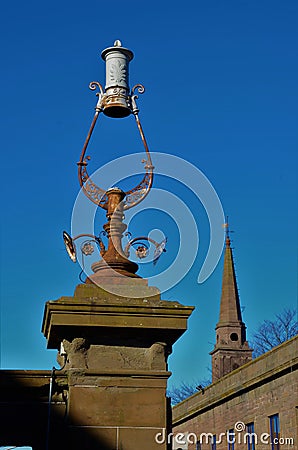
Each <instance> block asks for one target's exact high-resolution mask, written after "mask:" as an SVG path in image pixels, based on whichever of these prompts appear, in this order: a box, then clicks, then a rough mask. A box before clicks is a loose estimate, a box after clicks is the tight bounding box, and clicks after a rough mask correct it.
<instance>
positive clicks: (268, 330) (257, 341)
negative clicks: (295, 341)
mask: <svg viewBox="0 0 298 450" xmlns="http://www.w3.org/2000/svg"><path fill="white" fill-rule="evenodd" d="M296 334H298V322H297V315H296V311H295V310H294V309H287V308H285V309H284V310H283V311H282V312H281V313H280V314H276V315H275V320H264V322H263V323H262V324H261V325H260V326H259V328H258V329H257V331H256V332H255V333H254V335H253V339H252V342H251V346H252V348H253V349H254V353H253V354H254V357H257V356H260V355H262V354H263V353H266V352H268V351H269V350H271V349H272V348H273V347H276V346H277V345H279V344H282V343H283V342H285V341H287V340H288V339H291V338H292V337H294V336H296Z"/></svg>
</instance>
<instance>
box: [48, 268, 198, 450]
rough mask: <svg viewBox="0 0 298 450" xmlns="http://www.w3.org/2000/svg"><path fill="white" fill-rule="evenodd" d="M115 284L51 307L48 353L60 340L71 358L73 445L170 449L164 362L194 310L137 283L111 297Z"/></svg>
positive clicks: (125, 284) (86, 289)
mask: <svg viewBox="0 0 298 450" xmlns="http://www.w3.org/2000/svg"><path fill="white" fill-rule="evenodd" d="M115 280H116V278H115V279H114V280H113V285H114V286H113V289H110V288H109V286H105V289H103V288H101V287H98V286H96V285H95V284H85V285H79V286H77V288H76V290H75V294H74V296H73V297H61V298H60V299H58V300H56V301H49V302H47V303H46V307H45V312H44V320H43V329H42V331H43V333H44V335H45V337H46V339H47V345H48V348H50V349H57V350H59V349H60V348H61V343H62V344H63V347H64V350H65V353H66V354H67V356H66V359H67V362H66V365H65V368H64V372H65V373H66V374H67V378H68V399H67V416H66V418H65V433H66V435H67V444H68V448H71V449H72V450H76V449H80V450H81V449H84V450H86V449H91V448H92V449H94V448H98V449H109V450H112V449H113V450H118V449H119V450H120V449H122V450H139V449H140V448H142V450H146V449H148V450H149V449H150V450H154V449H156V450H165V449H166V448H167V442H166V439H165V442H164V443H158V442H161V441H162V436H163V435H166V434H167V433H169V432H170V431H171V430H170V427H171V417H170V408H169V404H168V400H167V397H166V387H167V379H168V378H169V376H170V374H171V373H170V372H169V371H168V366H167V358H168V355H169V354H170V353H171V350H172V345H173V344H174V342H175V341H176V340H177V339H178V338H179V337H180V336H181V335H182V334H183V333H184V331H185V330H186V328H187V319H188V317H189V316H190V314H191V312H192V310H193V309H194V308H193V307H190V306H183V305H181V304H180V303H178V302H172V301H163V300H161V299H160V293H159V291H158V289H156V288H154V287H148V284H147V281H146V280H144V279H140V278H127V277H121V278H119V279H117V281H116V284H117V283H118V284H119V286H118V288H119V294H117V293H114V294H112V293H110V292H111V291H112V292H115V289H114V287H115ZM120 292H121V295H120ZM59 360H60V362H61V360H62V356H61V355H60V354H58V361H59ZM61 364H62V363H61ZM158 433H159V435H158V439H157V440H158V442H156V435H157V434H158ZM160 433H161V434H160ZM53 448H55V445H54V446H53Z"/></svg>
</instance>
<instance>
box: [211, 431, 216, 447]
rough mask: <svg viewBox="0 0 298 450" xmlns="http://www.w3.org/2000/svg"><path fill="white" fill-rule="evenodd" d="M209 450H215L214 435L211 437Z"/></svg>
mask: <svg viewBox="0 0 298 450" xmlns="http://www.w3.org/2000/svg"><path fill="white" fill-rule="evenodd" d="M211 450H216V434H214V435H213V436H212V442H211Z"/></svg>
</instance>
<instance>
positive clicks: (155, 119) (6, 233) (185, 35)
mask: <svg viewBox="0 0 298 450" xmlns="http://www.w3.org/2000/svg"><path fill="white" fill-rule="evenodd" d="M1 16H2V17H1V19H2V23H1V27H0V29H1V33H2V39H1V41H2V43H3V44H4V45H3V49H2V55H1V60H2V71H1V74H0V77H1V86H2V102H1V106H2V117H1V124H2V132H1V138H2V139H1V141H2V146H1V148H2V161H3V162H4V163H3V166H2V167H3V169H2V180H3V182H2V185H3V190H2V192H3V197H2V212H3V214H2V221H1V345H2V346H1V367H2V368H17V369H21V368H26V369H47V368H51V366H52V365H53V364H54V363H55V352H53V351H47V350H46V342H45V339H44V337H43V336H42V334H41V332H40V329H41V322H42V316H43V309H44V304H45V301H47V300H50V299H56V298H59V297H60V296H62V295H72V293H73V291H74V288H75V286H76V285H77V284H78V282H79V281H78V273H79V267H78V266H75V265H73V264H72V263H71V262H70V260H69V259H68V257H67V255H66V253H65V251H64V247H63V242H62V239H61V232H62V230H64V229H67V230H69V229H70V220H71V212H72V208H73V204H74V201H75V199H76V196H77V194H78V191H79V186H78V182H77V166H76V162H77V161H78V158H79V155H80V151H81V147H82V144H83V141H84V139H85V136H86V133H87V130H88V127H89V125H90V122H91V119H92V114H93V108H94V106H95V102H96V99H95V96H94V93H92V92H91V91H89V90H88V84H89V82H90V81H92V80H98V81H101V82H104V65H103V62H102V61H101V58H100V52H101V50H102V49H104V48H106V47H108V46H110V45H112V44H113V42H114V40H115V39H121V40H122V43H123V45H124V46H126V47H128V48H130V49H132V50H133V51H134V54H135V58H134V60H133V61H132V63H131V67H130V72H131V77H130V78H131V84H135V83H136V82H141V83H143V84H144V85H145V87H146V93H145V94H144V95H143V96H142V98H140V99H139V106H140V109H141V113H140V116H141V120H142V124H143V127H144V130H145V133H146V136H147V139H148V143H149V146H150V149H151V150H152V151H156V152H165V153H169V154H172V155H175V156H178V157H181V158H183V159H185V160H187V161H189V162H191V163H192V164H194V165H195V166H197V167H198V168H199V169H200V170H201V171H202V172H203V173H204V174H205V175H206V176H207V177H208V179H209V180H210V182H211V183H212V185H213V186H214V188H215V189H216V192H217V194H218V196H219V198H220V200H221V202H222V205H223V208H224V211H225V213H226V214H228V215H229V217H230V224H231V228H232V230H234V231H235V232H234V234H233V235H232V238H233V246H234V256H235V262H236V270H237V276H238V283H239V290H240V298H241V303H242V306H243V309H244V311H243V316H244V321H245V322H246V324H247V328H248V337H250V336H251V334H252V332H253V331H254V329H255V328H256V327H257V325H258V324H259V323H260V322H262V321H263V320H264V319H265V318H272V317H273V316H274V314H275V313H278V312H279V311H281V309H283V308H284V307H296V306H297V276H296V274H297V178H296V173H297V64H298V63H297V61H298V59H297V2H295V1H285V2H282V3H281V2H279V1H274V0H273V1H256V0H252V1H249V2H248V1H225V2H220V1H209V2H202V1H196V2H195V1H185V2H183V4H181V3H173V2H167V1H166V2H155V1H154V0H153V1H151V2H150V3H149V2H148V3H146V4H145V3H143V4H141V3H139V2H134V1H131V2H127V3H124V2H119V1H117V0H116V1H114V2H113V3H111V4H110V3H103V2H99V1H97V2H96V1H90V2H88V4H87V3H84V2H78V1H72V2H68V1H65V2H62V3H61V2H57V1H56V0H54V1H52V2H51V3H49V2H44V3H40V2H37V1H35V0H33V1H30V2H25V3H24V2H20V1H16V2H13V3H8V2H6V4H5V5H3V6H2V14H1ZM120 122H121V123H120ZM117 127H118V128H117ZM116 130H119V131H118V132H116ZM111 136H113V142H111ZM92 151H93V153H92V154H93V155H94V167H93V168H94V169H95V168H97V167H100V166H102V165H103V164H105V163H107V162H108V161H110V160H113V159H115V158H118V157H120V156H123V155H125V154H129V153H131V152H138V151H142V148H141V147H140V145H139V142H138V141H137V136H136V134H135V129H134V128H133V122H132V118H128V119H123V121H113V120H108V119H103V120H102V122H101V123H100V125H99V126H98V127H97V128H96V130H95V136H94V141H93V144H92ZM154 186H155V187H156V188H160V187H162V188H165V186H167V187H168V188H171V184H168V182H167V180H163V179H161V178H158V177H157V178H156V180H155V184H154ZM173 189H175V187H174V186H173ZM182 191H183V190H179V189H178V191H177V192H178V193H177V195H179V196H182V197H183V196H185V197H183V201H185V202H186V203H187V204H188V206H189V208H190V209H191V210H192V211H193V212H194V216H195V217H196V220H198V221H199V223H200V226H199V228H200V245H201V249H202V255H203V254H204V251H205V252H206V249H207V246H208V240H209V234H208V223H207V219H206V214H205V213H204V211H203V208H202V207H201V205H200V204H199V202H198V201H197V200H196V199H195V198H193V197H192V195H191V193H189V192H186V191H185V192H184V191H183V192H182ZM140 217H141V216H140ZM153 219H154V220H155V221H156V217H155V216H153ZM140 220H141V218H140ZM154 220H153V222H154ZM161 220H163V219H161ZM97 221H98V222H97V225H98V229H99V230H100V228H101V226H102V224H103V223H104V222H105V217H104V213H103V212H99V213H98V214H97ZM148 221H150V216H149V217H148V218H146V217H145V218H144V219H143V223H144V224H145V223H146V227H147V225H148ZM141 222H142V220H141ZM141 226H142V223H140V224H138V223H136V232H137V231H139V230H141V228H142V227H141ZM152 228H156V224H155V223H153V224H152ZM160 228H162V227H160ZM166 228H167V229H169V230H170V235H169V236H168V238H169V252H168V253H167V254H165V255H163V257H164V258H171V257H173V251H174V249H175V245H176V239H178V238H179V236H178V235H177V233H176V231H174V227H173V229H172V228H171V227H169V228H168V227H167V226H166ZM171 230H172V231H171ZM130 231H132V230H130ZM133 231H134V230H133ZM171 240H172V246H171ZM171 252H172V253H171ZM202 258H203V256H202ZM202 258H201V257H198V258H197V260H196V262H195V265H194V267H193V269H192V270H191V271H190V272H189V273H188V275H187V276H186V277H185V278H184V279H183V281H181V282H180V283H179V284H178V285H177V286H176V287H174V288H172V289H171V290H170V291H169V292H166V293H164V295H163V298H165V299H169V300H176V299H177V300H179V301H180V302H181V303H182V304H186V305H194V306H195V307H196V309H195V311H194V313H193V315H192V318H191V319H190V321H189V330H188V332H187V333H186V334H185V335H184V336H183V337H182V338H181V339H180V340H179V342H177V344H175V346H174V352H173V355H172V356H171V357H170V369H171V370H172V371H173V377H172V382H173V383H179V381H180V380H187V381H192V380H199V379H202V378H206V377H208V376H209V371H208V367H210V357H209V355H208V353H209V351H211V350H212V348H213V344H214V335H215V333H214V327H215V324H216V322H217V319H218V313H219V298H220V288H221V274H222V261H221V262H220V263H219V265H218V267H217V268H216V270H215V271H214V273H213V274H212V276H211V277H210V278H209V279H208V280H207V281H206V282H205V283H203V284H201V285H198V284H197V281H196V280H197V274H198V271H199V268H200V265H201V264H202ZM167 261H168V260H166V259H164V262H162V263H161V264H166V263H167Z"/></svg>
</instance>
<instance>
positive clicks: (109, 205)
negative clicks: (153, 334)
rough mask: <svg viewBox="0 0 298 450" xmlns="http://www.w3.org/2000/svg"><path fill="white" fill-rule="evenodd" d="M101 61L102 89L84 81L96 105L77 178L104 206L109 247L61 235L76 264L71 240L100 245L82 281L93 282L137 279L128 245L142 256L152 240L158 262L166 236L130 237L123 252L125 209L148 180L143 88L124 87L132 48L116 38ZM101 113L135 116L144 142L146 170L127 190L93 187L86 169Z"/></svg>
mask: <svg viewBox="0 0 298 450" xmlns="http://www.w3.org/2000/svg"><path fill="white" fill-rule="evenodd" d="M101 56H102V58H103V60H104V61H105V63H106V84H105V89H103V87H102V85H101V84H100V83H99V82H98V81H92V82H91V83H90V84H89V88H90V89H91V90H96V89H98V90H99V92H98V93H97V94H96V95H97V96H98V102H97V104H96V107H95V114H94V117H93V120H92V123H91V126H90V129H89V132H88V134H87V138H86V140H85V143H84V146H83V149H82V153H81V156H80V160H79V162H78V163H77V164H78V177H79V182H80V185H81V187H82V189H83V192H84V194H85V195H86V196H87V197H88V198H89V199H90V200H91V201H92V202H93V203H95V204H96V205H98V206H100V207H101V208H103V209H105V210H106V217H107V223H106V224H105V225H104V226H103V228H104V232H105V234H106V235H107V237H108V247H107V249H106V248H105V245H104V244H103V242H102V240H101V239H100V238H99V237H96V236H94V235H86V234H85V235H83V234H80V235H78V236H75V237H74V238H71V236H69V234H68V233H66V232H64V233H63V238H64V242H65V245H66V249H67V252H68V254H69V256H70V258H71V259H72V261H74V262H76V247H75V243H74V241H75V240H76V239H78V238H79V237H82V236H87V237H91V238H92V239H93V240H94V242H95V243H96V244H98V245H99V247H100V254H101V256H102V260H101V261H98V262H95V263H93V264H92V266H91V268H92V270H93V272H94V274H93V275H91V276H90V277H89V278H88V279H87V282H95V281H96V279H98V278H102V277H106V276H110V275H112V274H115V272H114V271H116V272H117V273H118V274H122V275H125V276H129V277H137V275H135V273H136V271H137V269H138V265H137V264H136V263H134V262H132V261H130V260H129V259H128V256H129V248H130V247H131V246H134V244H135V243H138V244H139V250H138V251H137V252H136V254H137V256H138V257H139V258H140V259H141V258H144V257H145V256H146V254H147V250H148V246H147V244H144V241H147V242H151V243H152V244H153V245H154V246H155V256H154V261H157V259H158V258H159V256H160V254H161V253H162V252H163V251H165V242H166V241H165V240H164V241H162V242H161V243H160V244H159V243H157V242H156V241H154V240H152V239H150V238H147V237H144V236H143V237H140V238H135V239H132V240H131V241H130V242H129V243H128V245H127V246H126V248H125V250H123V248H122V237H123V233H124V231H125V230H126V228H127V226H126V225H125V224H124V223H123V218H124V215H123V213H124V211H126V210H127V209H129V208H132V207H133V206H135V205H137V204H138V203H140V202H141V201H142V200H144V198H145V197H146V196H147V195H148V193H149V191H150V189H151V186H152V181H153V169H154V167H153V165H152V161H151V156H150V152H149V149H148V145H147V142H146V139H145V135H144V132H143V128H142V125H141V122H140V119H139V116H138V113H139V109H138V107H137V104H136V100H137V98H138V94H142V93H144V91H145V88H144V86H143V85H141V84H136V85H135V86H134V87H133V88H132V89H130V87H129V62H130V61H131V60H132V59H133V53H132V51H131V50H128V49H127V48H124V47H122V44H121V42H120V41H119V40H116V41H115V43H114V46H113V47H108V48H106V49H105V50H103V52H102V53H101ZM100 113H104V114H105V115H106V116H108V117H111V118H122V117H127V116H129V115H130V114H132V115H133V116H134V118H135V121H136V124H137V127H138V130H139V133H140V136H141V139H142V142H143V146H144V149H145V153H146V159H145V160H143V162H144V168H145V174H144V177H143V179H142V181H141V182H140V183H139V184H138V185H137V186H135V187H134V188H132V189H131V190H129V191H127V192H124V191H122V190H121V189H119V188H117V187H112V188H110V189H108V190H107V191H105V190H103V189H101V188H100V187H99V186H97V185H96V184H95V183H94V182H93V181H92V179H91V178H90V176H89V175H88V172H87V166H88V161H89V159H90V157H89V156H88V157H86V150H87V147H88V144H89V141H90V138H91V135H92V132H93V130H94V127H95V124H96V122H97V119H98V117H99V114H100ZM87 244H88V245H87V247H86V246H85V248H84V247H81V250H82V252H83V253H84V254H85V255H88V254H91V253H92V250H91V247H90V245H91V244H90V241H88V243H87Z"/></svg>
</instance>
